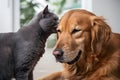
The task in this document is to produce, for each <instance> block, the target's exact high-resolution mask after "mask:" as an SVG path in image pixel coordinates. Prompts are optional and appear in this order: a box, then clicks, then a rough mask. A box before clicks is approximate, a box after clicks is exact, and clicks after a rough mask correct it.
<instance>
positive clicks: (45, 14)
mask: <svg viewBox="0 0 120 80" xmlns="http://www.w3.org/2000/svg"><path fill="white" fill-rule="evenodd" d="M40 16H41V18H40V20H39V25H40V27H41V28H42V29H43V30H44V31H45V32H50V33H55V32H56V27H57V24H58V17H57V15H56V14H54V13H52V12H50V11H49V10H48V6H46V7H45V8H44V10H43V11H42V12H41V13H40Z"/></svg>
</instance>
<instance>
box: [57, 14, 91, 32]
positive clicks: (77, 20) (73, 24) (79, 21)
mask: <svg viewBox="0 0 120 80" xmlns="http://www.w3.org/2000/svg"><path fill="white" fill-rule="evenodd" d="M88 25H90V19H89V16H88V15H87V14H83V13H79V12H73V13H69V12H68V13H66V14H64V15H63V17H62V18H61V20H60V22H59V25H58V29H61V30H68V31H70V30H72V29H75V28H77V29H81V28H83V29H85V28H86V27H88Z"/></svg>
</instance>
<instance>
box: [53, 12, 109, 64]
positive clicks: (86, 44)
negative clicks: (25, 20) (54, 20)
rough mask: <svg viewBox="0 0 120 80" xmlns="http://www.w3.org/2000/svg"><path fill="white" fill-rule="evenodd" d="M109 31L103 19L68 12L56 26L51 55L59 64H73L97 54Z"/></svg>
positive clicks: (85, 13) (91, 14)
mask: <svg viewBox="0 0 120 80" xmlns="http://www.w3.org/2000/svg"><path fill="white" fill-rule="evenodd" d="M110 31H111V30H110V28H109V26H108V25H107V24H106V23H105V22H104V21H103V19H102V18H101V17H97V16H95V15H94V14H93V13H91V12H88V11H86V10H71V11H68V12H67V13H65V14H64V15H63V17H62V19H61V20H60V23H59V24H58V27H57V34H58V40H57V42H56V45H55V50H54V51H53V55H54V56H55V57H56V59H57V61H59V62H62V63H68V64H73V63H75V62H77V61H79V60H80V59H82V58H83V57H84V58H85V57H87V56H88V55H90V54H88V53H90V52H92V53H95V54H99V53H100V51H101V50H102V47H103V46H104V43H106V42H107V41H108V39H109V35H110Z"/></svg>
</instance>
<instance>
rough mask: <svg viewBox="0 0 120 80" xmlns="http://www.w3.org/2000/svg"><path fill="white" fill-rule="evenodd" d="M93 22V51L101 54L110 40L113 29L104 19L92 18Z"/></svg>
mask: <svg viewBox="0 0 120 80" xmlns="http://www.w3.org/2000/svg"><path fill="white" fill-rule="evenodd" d="M90 21H91V36H92V40H91V49H92V51H93V52H94V53H97V54H99V53H100V52H101V51H102V48H104V46H105V44H106V43H107V42H108V40H109V38H110V33H111V29H110V27H109V25H107V23H106V22H104V19H103V18H102V17H97V16H92V17H90Z"/></svg>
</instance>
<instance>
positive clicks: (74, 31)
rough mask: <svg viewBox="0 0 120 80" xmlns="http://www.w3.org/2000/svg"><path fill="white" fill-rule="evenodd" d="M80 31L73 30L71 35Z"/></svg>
mask: <svg viewBox="0 0 120 80" xmlns="http://www.w3.org/2000/svg"><path fill="white" fill-rule="evenodd" d="M79 31H81V30H80V29H73V31H72V34H74V33H76V32H79Z"/></svg>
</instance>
